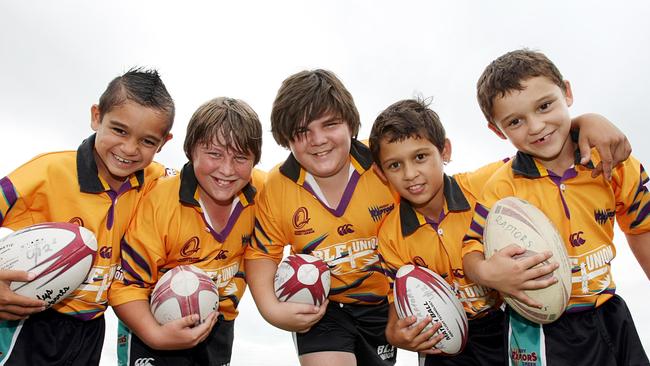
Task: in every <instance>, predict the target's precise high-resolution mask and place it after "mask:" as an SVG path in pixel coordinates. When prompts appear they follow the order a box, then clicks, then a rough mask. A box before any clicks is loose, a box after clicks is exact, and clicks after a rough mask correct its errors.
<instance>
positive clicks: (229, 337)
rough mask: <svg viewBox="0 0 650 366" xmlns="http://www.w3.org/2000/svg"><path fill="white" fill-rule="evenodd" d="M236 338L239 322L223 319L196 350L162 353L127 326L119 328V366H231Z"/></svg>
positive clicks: (120, 324)
mask: <svg viewBox="0 0 650 366" xmlns="http://www.w3.org/2000/svg"><path fill="white" fill-rule="evenodd" d="M234 338H235V321H234V320H232V321H227V320H223V318H221V317H219V320H218V321H217V324H215V325H214V328H212V331H211V332H210V335H208V337H207V338H206V339H205V340H204V341H203V342H201V343H199V344H198V345H196V346H195V347H194V348H190V349H185V350H176V351H160V350H155V349H152V348H150V347H149V346H147V345H146V344H145V343H144V342H142V341H141V340H140V338H138V337H137V336H136V335H135V334H133V333H132V332H131V330H130V329H129V328H127V326H126V325H124V323H122V322H119V324H118V328H117V359H118V365H119V366H144V365H156V366H193V365H205V366H208V365H209V366H228V365H230V356H231V355H232V343H233V340H234Z"/></svg>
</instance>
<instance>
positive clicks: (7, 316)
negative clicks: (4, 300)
mask: <svg viewBox="0 0 650 366" xmlns="http://www.w3.org/2000/svg"><path fill="white" fill-rule="evenodd" d="M27 318H28V316H27V315H18V314H14V313H10V312H6V311H0V320H22V319H27Z"/></svg>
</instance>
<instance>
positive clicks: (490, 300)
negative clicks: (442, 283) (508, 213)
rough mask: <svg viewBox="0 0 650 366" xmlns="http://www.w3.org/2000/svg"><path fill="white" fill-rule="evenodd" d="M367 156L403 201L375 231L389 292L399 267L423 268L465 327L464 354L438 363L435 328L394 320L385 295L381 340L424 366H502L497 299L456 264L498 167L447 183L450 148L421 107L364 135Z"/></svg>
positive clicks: (395, 109) (383, 119)
mask: <svg viewBox="0 0 650 366" xmlns="http://www.w3.org/2000/svg"><path fill="white" fill-rule="evenodd" d="M370 150H371V151H372V154H373V158H374V161H375V167H376V169H377V173H378V174H379V175H380V176H383V177H384V179H386V180H387V181H388V183H389V184H390V186H391V187H392V188H393V189H395V190H396V191H397V192H398V193H399V194H400V196H401V201H400V204H399V206H398V209H397V210H394V211H393V212H391V213H390V214H389V215H388V216H387V217H386V220H385V221H384V223H383V224H382V226H381V228H380V230H379V254H380V256H381V259H382V264H383V266H384V271H385V273H386V277H387V278H388V280H389V282H390V285H391V288H392V286H393V283H394V280H395V275H396V273H397V270H398V269H399V268H400V267H402V266H404V265H406V264H415V265H418V266H422V267H426V268H428V269H430V270H432V271H434V272H436V273H438V274H440V275H441V276H442V277H443V278H444V279H445V280H446V281H447V282H448V283H449V284H450V285H451V286H452V288H454V289H455V290H456V293H457V295H458V297H459V299H460V300H461V303H462V304H463V306H464V308H465V311H466V313H467V317H468V319H469V341H468V343H467V345H466V347H465V349H464V351H463V352H462V353H460V354H459V355H456V356H454V357H447V356H440V355H439V354H440V351H439V350H436V349H435V348H432V347H433V346H434V345H435V344H437V343H438V341H440V339H441V338H442V337H443V335H438V336H436V337H434V338H431V337H432V335H433V334H434V333H435V332H436V331H437V330H438V324H436V325H435V326H434V327H432V328H431V329H429V330H427V331H425V332H422V330H423V329H424V327H425V326H426V325H428V324H429V323H430V322H431V318H427V319H425V320H424V321H421V322H420V323H418V324H417V325H415V326H412V325H413V324H414V323H415V318H414V317H410V318H407V319H403V320H398V319H397V313H396V310H395V307H394V306H393V305H392V304H393V302H394V298H393V292H392V291H390V292H389V293H388V302H389V304H391V306H390V307H389V311H388V325H387V326H386V338H387V339H388V341H389V342H390V343H391V344H393V345H395V346H397V347H399V348H403V349H407V350H410V351H419V352H420V354H421V356H423V357H424V356H425V355H426V356H425V357H426V361H425V362H424V364H426V365H499V364H503V363H504V357H503V333H502V327H503V313H502V312H501V311H500V309H499V305H500V304H501V300H500V296H499V294H498V293H497V292H496V291H494V290H492V289H488V288H485V287H483V286H480V285H477V284H475V283H473V282H471V281H469V280H468V279H467V278H465V276H464V274H463V266H462V256H461V248H462V239H463V236H464V235H465V231H466V230H467V226H468V225H469V223H470V221H471V219H472V207H473V204H474V203H475V202H476V198H475V197H476V195H477V194H478V192H480V190H481V188H482V186H483V184H484V182H485V181H486V180H487V179H488V178H489V177H490V175H491V174H492V173H493V172H494V171H495V170H496V169H498V168H499V167H500V166H501V165H503V162H496V163H492V164H490V165H487V166H485V167H483V168H481V169H479V170H477V171H475V172H473V173H462V174H456V175H454V176H448V175H446V174H445V173H444V165H446V164H447V163H448V162H449V160H450V159H451V143H450V141H449V139H447V138H446V136H445V129H444V127H443V126H442V123H441V122H440V119H439V118H438V115H437V114H436V113H435V112H434V111H433V110H431V109H429V108H428V106H427V105H426V104H425V103H424V102H422V101H419V100H402V101H399V102H396V103H394V104H392V105H391V106H389V107H388V108H386V109H385V110H384V111H383V112H382V113H380V114H379V116H378V117H377V119H376V120H375V123H374V124H373V126H372V130H371V132H370ZM420 332H422V333H420Z"/></svg>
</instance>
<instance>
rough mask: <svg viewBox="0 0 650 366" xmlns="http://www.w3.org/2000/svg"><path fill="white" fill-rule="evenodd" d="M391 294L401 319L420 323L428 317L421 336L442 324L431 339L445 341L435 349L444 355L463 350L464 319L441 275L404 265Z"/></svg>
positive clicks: (464, 335)
mask: <svg viewBox="0 0 650 366" xmlns="http://www.w3.org/2000/svg"><path fill="white" fill-rule="evenodd" d="M393 294H394V296H395V310H396V311H397V316H398V317H399V318H400V319H404V318H406V317H409V316H415V317H416V318H417V322H420V321H422V320H423V319H424V318H426V316H427V315H429V316H431V324H430V325H427V327H426V328H424V330H423V332H424V331H426V330H428V329H429V328H431V327H432V326H433V324H436V323H440V324H441V327H440V329H438V331H437V332H436V333H435V334H434V336H436V335H438V334H443V335H444V338H443V339H442V340H441V341H440V342H438V343H437V344H436V345H435V348H437V349H439V350H441V351H442V352H443V353H444V354H447V355H455V354H458V353H460V352H461V351H462V350H463V348H464V347H465V344H466V343H467V331H468V329H467V328H468V326H467V315H465V309H463V305H462V304H461V303H460V301H459V300H458V297H457V296H456V293H455V292H454V290H452V288H451V287H450V286H449V284H448V283H447V281H445V280H444V279H443V278H442V277H440V275H438V274H437V273H435V272H433V271H431V270H430V269H428V268H425V267H420V266H414V265H412V264H407V265H404V266H402V267H400V269H399V270H398V271H397V275H396V276H395V283H394V286H393ZM417 322H416V324H417Z"/></svg>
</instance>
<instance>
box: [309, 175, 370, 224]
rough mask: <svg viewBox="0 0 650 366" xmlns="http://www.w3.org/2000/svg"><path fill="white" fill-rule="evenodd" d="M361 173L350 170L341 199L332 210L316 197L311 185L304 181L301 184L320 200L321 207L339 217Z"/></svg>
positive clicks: (346, 205) (346, 206)
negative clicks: (350, 174) (350, 173)
mask: <svg viewBox="0 0 650 366" xmlns="http://www.w3.org/2000/svg"><path fill="white" fill-rule="evenodd" d="M360 177H361V175H359V172H357V171H356V170H355V171H353V172H352V176H351V177H350V180H348V185H347V186H346V187H345V191H343V196H341V201H339V205H338V207H337V208H336V209H335V210H334V209H331V208H330V207H329V206H328V205H327V204H325V202H323V201H321V199H320V198H319V197H318V195H317V194H316V192H315V191H314V189H313V188H312V186H311V185H310V184H309V183H307V182H305V183H304V184H303V187H304V188H305V189H306V190H307V191H308V192H309V193H311V194H312V195H313V196H314V198H316V200H318V202H320V204H321V205H323V207H325V208H326V209H327V210H328V211H329V212H331V213H332V215H334V216H336V217H341V216H342V215H343V213H344V212H345V209H346V208H348V205H349V204H350V201H351V200H352V194H353V193H354V189H355V188H356V186H357V182H359V178H360Z"/></svg>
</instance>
